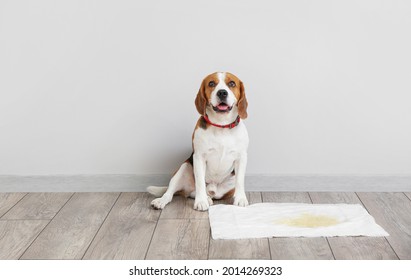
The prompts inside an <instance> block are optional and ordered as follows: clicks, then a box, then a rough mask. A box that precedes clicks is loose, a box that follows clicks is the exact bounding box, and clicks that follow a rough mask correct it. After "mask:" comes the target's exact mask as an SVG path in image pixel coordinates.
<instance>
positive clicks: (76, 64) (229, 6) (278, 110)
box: [0, 0, 411, 175]
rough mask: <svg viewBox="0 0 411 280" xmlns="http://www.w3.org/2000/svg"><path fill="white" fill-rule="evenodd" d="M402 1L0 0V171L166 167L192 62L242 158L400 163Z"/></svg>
mask: <svg viewBox="0 0 411 280" xmlns="http://www.w3.org/2000/svg"><path fill="white" fill-rule="evenodd" d="M410 14H411V2H410V1H406V0H404V1H381V0H368V1H329V0H324V1H303V0H298V1H297V0H295V1H239V0H231V1H217V0H207V1H189V0H184V1H183V0H174V1H165V0H162V1H159V0H157V1H100V0H95V1H84V0H76V1H75V0H70V1H53V0H48V1H45V0H41V1H40V0H39V1H29V0H25V1H4V0H3V1H0V174H3V175H4V174H15V175H29V174H30V175H45V174H168V173H171V172H172V171H173V170H174V169H175V168H176V166H177V165H178V164H179V163H180V162H181V161H182V160H185V159H186V157H188V156H189V155H190V152H191V134H192V131H193V127H194V125H195V123H196V120H197V117H198V114H197V112H196V110H195V107H194V98H195V94H196V93H197V90H198V88H199V85H200V82H201V80H202V78H203V77H204V76H205V75H207V74H208V73H210V72H214V71H230V72H233V73H234V74H236V75H238V76H239V77H240V78H241V79H242V80H243V82H244V83H245V86H246V92H247V95H248V100H249V119H247V120H246V124H247V127H248V130H249V134H250V148H249V164H248V169H247V171H248V174H410V173H411V82H410V81H411V51H410V50H411V36H410V34H411V33H410V32H411V31H410V30H411V17H410Z"/></svg>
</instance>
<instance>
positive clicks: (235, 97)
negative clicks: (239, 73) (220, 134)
mask: <svg viewBox="0 0 411 280" xmlns="http://www.w3.org/2000/svg"><path fill="white" fill-rule="evenodd" d="M195 104H196V108H197V111H198V112H199V113H200V115H205V114H206V112H207V111H208V112H213V113H215V114H228V113H233V112H235V111H237V113H238V115H239V116H240V118H242V119H245V118H247V106H248V103H247V98H246V96H245V91H244V85H243V83H242V82H241V80H240V79H239V78H237V77H236V76H235V75H233V74H231V73H228V72H216V73H213V74H210V75H208V76H207V77H205V78H204V80H203V82H202V83H201V86H200V89H199V91H198V94H197V97H196V101H195Z"/></svg>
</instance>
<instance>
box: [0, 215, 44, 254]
mask: <svg viewBox="0 0 411 280" xmlns="http://www.w3.org/2000/svg"><path fill="white" fill-rule="evenodd" d="M48 222H49V221H47V220H34V221H26V220H18V221H17V220H14V221H3V220H2V221H0V248H1V250H0V259H1V260H15V259H18V258H19V257H20V256H21V255H22V254H23V253H24V251H25V250H26V249H27V247H28V246H29V245H30V244H31V243H32V242H33V240H34V239H35V238H36V236H37V235H38V234H39V233H40V231H41V230H43V228H44V227H45V226H46V225H47V224H48Z"/></svg>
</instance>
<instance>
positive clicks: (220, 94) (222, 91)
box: [217, 89, 228, 99]
mask: <svg viewBox="0 0 411 280" xmlns="http://www.w3.org/2000/svg"><path fill="white" fill-rule="evenodd" d="M227 95H228V92H227V91H226V90H225V89H220V90H219V91H217V96H218V97H219V98H220V99H225V98H227Z"/></svg>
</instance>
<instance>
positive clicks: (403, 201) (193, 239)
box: [0, 192, 411, 259]
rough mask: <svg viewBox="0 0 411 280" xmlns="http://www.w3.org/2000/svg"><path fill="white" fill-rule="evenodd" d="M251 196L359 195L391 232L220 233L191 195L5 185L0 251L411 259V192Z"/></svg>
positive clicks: (333, 199)
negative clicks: (164, 202)
mask: <svg viewBox="0 0 411 280" xmlns="http://www.w3.org/2000/svg"><path fill="white" fill-rule="evenodd" d="M248 196H249V201H250V203H258V202H304V203H359V204H362V205H363V206H364V207H365V208H366V209H367V210H368V212H369V213H370V214H371V215H372V216H373V217H374V218H375V220H376V221H377V223H378V224H379V225H381V226H382V227H383V228H384V229H385V230H386V231H387V232H388V233H389V234H390V236H388V237H386V238H384V237H333V238H263V239H249V240H213V239H212V238H211V236H210V226H209V222H208V213H207V212H197V211H194V210H192V207H193V200H192V199H183V198H181V197H174V199H173V201H172V202H171V204H169V205H168V206H167V207H166V209H165V210H163V211H157V210H153V209H151V208H150V206H149V205H150V201H151V200H152V199H153V197H151V196H150V195H148V194H145V193H28V194H25V193H0V259H411V193H316V192H313V193H311V192H310V193H306V192H299V193H285V192H277V193H270V192H264V193H259V192H253V193H248ZM218 203H227V202H224V201H223V202H218Z"/></svg>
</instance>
